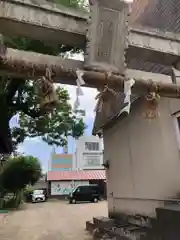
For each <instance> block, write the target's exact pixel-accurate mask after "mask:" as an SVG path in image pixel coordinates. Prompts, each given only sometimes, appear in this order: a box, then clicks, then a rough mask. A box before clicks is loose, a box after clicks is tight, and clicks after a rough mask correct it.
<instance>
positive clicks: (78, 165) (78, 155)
mask: <svg viewBox="0 0 180 240" xmlns="http://www.w3.org/2000/svg"><path fill="white" fill-rule="evenodd" d="M86 142H88V143H92V142H93V143H99V150H98V151H88V150H86V149H85V143H86ZM75 145H76V150H75V153H74V158H73V162H74V164H73V168H74V169H85V170H88V169H92V170H93V169H94V170H96V169H104V167H103V166H102V164H103V142H102V139H100V138H99V137H97V136H82V137H80V138H79V139H78V140H77V141H76V143H75ZM85 155H89V156H92V158H93V156H94V155H97V156H98V157H99V159H100V164H99V166H97V165H91V166H87V165H86V163H85V158H84V156H85Z"/></svg>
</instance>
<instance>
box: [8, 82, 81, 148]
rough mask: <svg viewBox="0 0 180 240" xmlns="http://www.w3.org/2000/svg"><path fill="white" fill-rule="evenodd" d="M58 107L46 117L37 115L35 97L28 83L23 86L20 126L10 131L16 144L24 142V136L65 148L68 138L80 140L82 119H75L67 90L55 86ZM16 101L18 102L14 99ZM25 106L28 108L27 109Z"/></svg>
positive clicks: (37, 107) (36, 97) (36, 99)
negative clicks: (39, 138) (38, 138)
mask: <svg viewBox="0 0 180 240" xmlns="http://www.w3.org/2000/svg"><path fill="white" fill-rule="evenodd" d="M56 93H57V96H58V99H59V101H58V104H57V106H56V108H54V109H53V111H52V112H51V113H49V114H45V115H42V116H39V115H38V112H39V105H38V96H37V95H36V94H35V92H34V90H33V85H31V84H30V83H29V82H27V83H26V84H25V86H24V87H23V93H22V95H23V97H21V102H20V103H19V104H20V106H19V109H23V106H24V105H25V109H24V110H25V111H22V112H20V113H19V114H20V118H19V127H15V128H13V129H12V136H13V140H14V143H15V145H17V144H19V143H21V142H23V141H24V139H25V138H26V137H37V136H38V137H42V139H43V140H44V141H45V142H47V143H48V144H51V145H52V144H55V145H57V146H64V145H65V144H66V143H67V136H73V137H74V138H78V137H80V136H81V135H82V134H83V132H84V129H85V125H84V122H83V120H82V118H78V117H77V116H76V115H75V114H74V113H73V111H72V108H71V105H70V104H69V103H68V101H69V95H68V92H67V90H65V89H63V88H60V87H58V88H57V89H56ZM16 102H17V99H16ZM26 107H27V108H26Z"/></svg>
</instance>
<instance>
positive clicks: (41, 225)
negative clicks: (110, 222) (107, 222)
mask: <svg viewBox="0 0 180 240" xmlns="http://www.w3.org/2000/svg"><path fill="white" fill-rule="evenodd" d="M94 216H107V202H106V201H102V202H99V203H81V204H75V205H71V204H68V203H67V202H65V201H58V200H49V201H48V202H45V203H36V204H26V205H25V206H24V207H23V210H18V211H13V212H10V213H8V214H7V216H5V217H3V214H0V239H2V240H72V239H73V240H90V239H91V237H90V236H89V235H88V234H87V232H86V231H85V230H84V229H85V222H86V221H87V220H92V218H93V217H94Z"/></svg>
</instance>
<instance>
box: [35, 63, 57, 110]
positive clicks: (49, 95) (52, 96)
mask: <svg viewBox="0 0 180 240" xmlns="http://www.w3.org/2000/svg"><path fill="white" fill-rule="evenodd" d="M35 88H36V90H37V94H38V95H39V98H40V108H41V109H42V110H45V111H46V112H47V111H48V112H49V111H52V110H53V108H54V107H55V105H56V104H57V102H58V98H57V95H56V91H55V88H54V85H53V80H52V72H51V70H50V69H49V68H46V72H45V76H43V77H41V78H39V79H38V80H36V81H35Z"/></svg>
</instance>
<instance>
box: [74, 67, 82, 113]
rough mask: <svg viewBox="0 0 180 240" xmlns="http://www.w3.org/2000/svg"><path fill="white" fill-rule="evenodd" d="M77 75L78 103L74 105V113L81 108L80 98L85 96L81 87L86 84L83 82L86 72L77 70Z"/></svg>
mask: <svg viewBox="0 0 180 240" xmlns="http://www.w3.org/2000/svg"><path fill="white" fill-rule="evenodd" d="M76 75H77V79H76V84H77V87H76V101H75V103H74V112H76V111H77V110H78V108H79V106H80V101H79V97H80V96H83V95H84V93H83V90H82V88H81V86H82V85H84V84H85V81H84V80H83V75H84V72H83V71H81V70H76Z"/></svg>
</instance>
